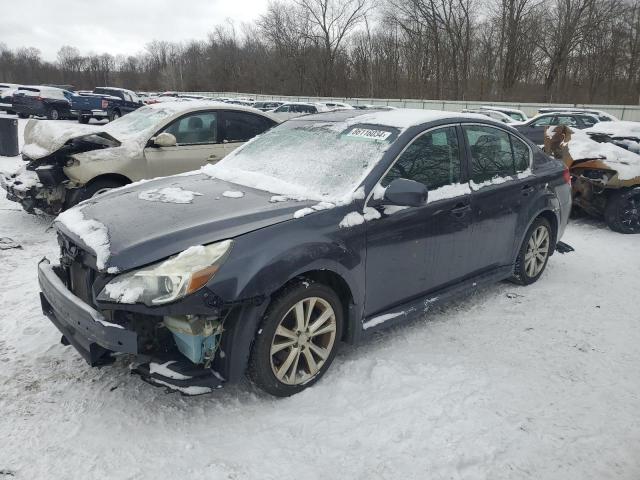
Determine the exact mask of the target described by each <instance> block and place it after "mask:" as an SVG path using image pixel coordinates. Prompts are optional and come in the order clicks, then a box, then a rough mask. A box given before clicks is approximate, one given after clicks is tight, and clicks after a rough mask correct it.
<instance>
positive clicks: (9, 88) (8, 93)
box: [0, 83, 21, 114]
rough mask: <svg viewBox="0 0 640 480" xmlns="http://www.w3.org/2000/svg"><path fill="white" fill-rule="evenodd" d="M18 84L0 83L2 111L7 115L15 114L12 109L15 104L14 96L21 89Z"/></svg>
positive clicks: (0, 108)
mask: <svg viewBox="0 0 640 480" xmlns="http://www.w3.org/2000/svg"><path fill="white" fill-rule="evenodd" d="M20 87H21V85H18V84H17V83H0V110H4V111H5V112H7V113H11V114H13V113H15V112H14V111H13V110H12V109H11V108H12V106H13V105H12V104H13V94H14V93H15V92H16V90H18V88H20Z"/></svg>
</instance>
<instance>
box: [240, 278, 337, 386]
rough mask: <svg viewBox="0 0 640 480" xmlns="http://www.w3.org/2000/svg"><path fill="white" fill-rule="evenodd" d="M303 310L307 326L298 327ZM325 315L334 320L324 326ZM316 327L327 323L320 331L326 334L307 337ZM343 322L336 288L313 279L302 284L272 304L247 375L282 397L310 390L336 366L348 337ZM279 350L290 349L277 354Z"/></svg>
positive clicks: (266, 314) (287, 291)
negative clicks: (342, 341) (344, 336)
mask: <svg viewBox="0 0 640 480" xmlns="http://www.w3.org/2000/svg"><path fill="white" fill-rule="evenodd" d="M297 306H301V308H302V312H303V313H304V315H302V316H301V317H302V318H301V320H302V323H301V324H298V323H297V318H298V316H297V315H296V312H297V311H300V310H298V308H297ZM310 306H311V309H310V311H311V313H310V314H309V313H308V312H309V307H310ZM323 315H327V316H328V317H327V318H326V319H325V320H324V321H323V320H322V318H321V317H323ZM309 316H310V318H309ZM314 322H321V323H320V324H318V325H317V327H316V328H315V330H317V331H318V332H321V333H319V334H315V335H309V336H307V333H309V332H311V331H312V330H311V329H312V328H313V325H314ZM343 323H344V319H343V310H342V302H341V301H340V298H339V297H338V295H337V294H336V293H335V292H334V291H333V290H332V289H331V288H329V287H328V286H326V285H323V284H321V283H315V282H313V281H311V280H305V279H300V280H298V281H296V282H295V283H293V284H291V285H289V286H288V287H286V288H285V289H284V290H283V291H282V292H281V293H280V294H278V296H277V297H275V299H274V300H273V301H272V302H271V304H270V305H269V308H268V309H267V312H266V313H265V316H264V318H263V319H262V322H261V324H260V327H259V329H258V333H257V334H256V337H255V340H254V343H253V346H252V349H251V356H250V358H249V366H248V369H247V376H248V377H249V379H250V380H251V381H252V382H253V383H254V384H255V385H257V386H258V387H260V388H261V389H262V390H264V391H266V392H267V393H270V394H271V395H274V396H276V397H288V396H290V395H293V394H296V393H298V392H300V391H302V390H304V389H305V388H307V387H309V386H311V385H313V384H314V383H315V382H317V381H318V380H319V379H320V378H321V377H322V376H323V375H324V373H325V372H326V371H327V369H328V368H329V366H330V365H331V362H332V361H333V359H334V357H335V354H336V351H337V347H338V342H339V341H340V339H341V337H342V328H343ZM300 327H302V328H300ZM298 328H300V330H298ZM300 332H302V334H300ZM274 345H275V346H278V347H282V346H283V345H286V346H285V347H282V348H280V349H279V350H277V351H276V352H274V353H273V355H272V346H274ZM323 357H324V359H323ZM287 362H288V365H286V364H287ZM314 364H315V366H314ZM283 369H284V370H283ZM294 372H295V373H294Z"/></svg>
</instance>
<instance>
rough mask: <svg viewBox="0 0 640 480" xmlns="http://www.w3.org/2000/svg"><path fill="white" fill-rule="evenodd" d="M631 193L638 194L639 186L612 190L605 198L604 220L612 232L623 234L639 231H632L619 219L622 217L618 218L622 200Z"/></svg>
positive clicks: (639, 191) (639, 192)
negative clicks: (616, 190) (617, 190)
mask: <svg viewBox="0 0 640 480" xmlns="http://www.w3.org/2000/svg"><path fill="white" fill-rule="evenodd" d="M632 195H640V188H634V189H630V190H621V191H619V192H614V193H612V194H611V195H610V196H609V198H608V200H607V205H606V207H605V210H604V220H605V222H607V225H608V226H609V228H610V229H611V230H613V231H614V232H618V233H625V234H634V233H640V232H639V231H634V230H632V229H630V228H628V227H625V226H624V225H623V223H622V221H621V220H622V219H621V218H620V211H621V209H622V204H623V202H625V201H626V200H627V198H628V197H629V196H632Z"/></svg>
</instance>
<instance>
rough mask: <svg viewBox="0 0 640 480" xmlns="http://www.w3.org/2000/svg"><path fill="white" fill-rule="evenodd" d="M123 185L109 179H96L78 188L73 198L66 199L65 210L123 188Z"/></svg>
mask: <svg viewBox="0 0 640 480" xmlns="http://www.w3.org/2000/svg"><path fill="white" fill-rule="evenodd" d="M124 185H125V183H123V182H119V181H117V180H111V179H98V180H94V181H93V182H91V183H89V184H88V185H85V186H84V187H82V188H80V189H79V190H78V191H77V192H76V193H75V194H74V195H73V196H71V197H68V204H67V205H66V208H71V207H73V206H74V205H77V204H78V203H80V202H82V201H84V200H88V199H90V198H94V197H97V196H99V195H102V194H103V193H105V192H107V191H109V190H111V189H113V188H119V187H123V186H124Z"/></svg>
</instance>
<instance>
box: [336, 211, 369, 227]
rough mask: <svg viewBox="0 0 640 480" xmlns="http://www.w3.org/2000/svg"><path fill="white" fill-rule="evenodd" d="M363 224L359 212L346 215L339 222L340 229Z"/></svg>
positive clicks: (362, 218)
mask: <svg viewBox="0 0 640 480" xmlns="http://www.w3.org/2000/svg"><path fill="white" fill-rule="evenodd" d="M363 223H364V216H363V215H362V214H361V213H360V212H350V213H347V214H346V215H345V216H344V218H343V219H342V221H341V222H340V224H339V226H340V228H349V227H355V226H356V225H362V224H363Z"/></svg>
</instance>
